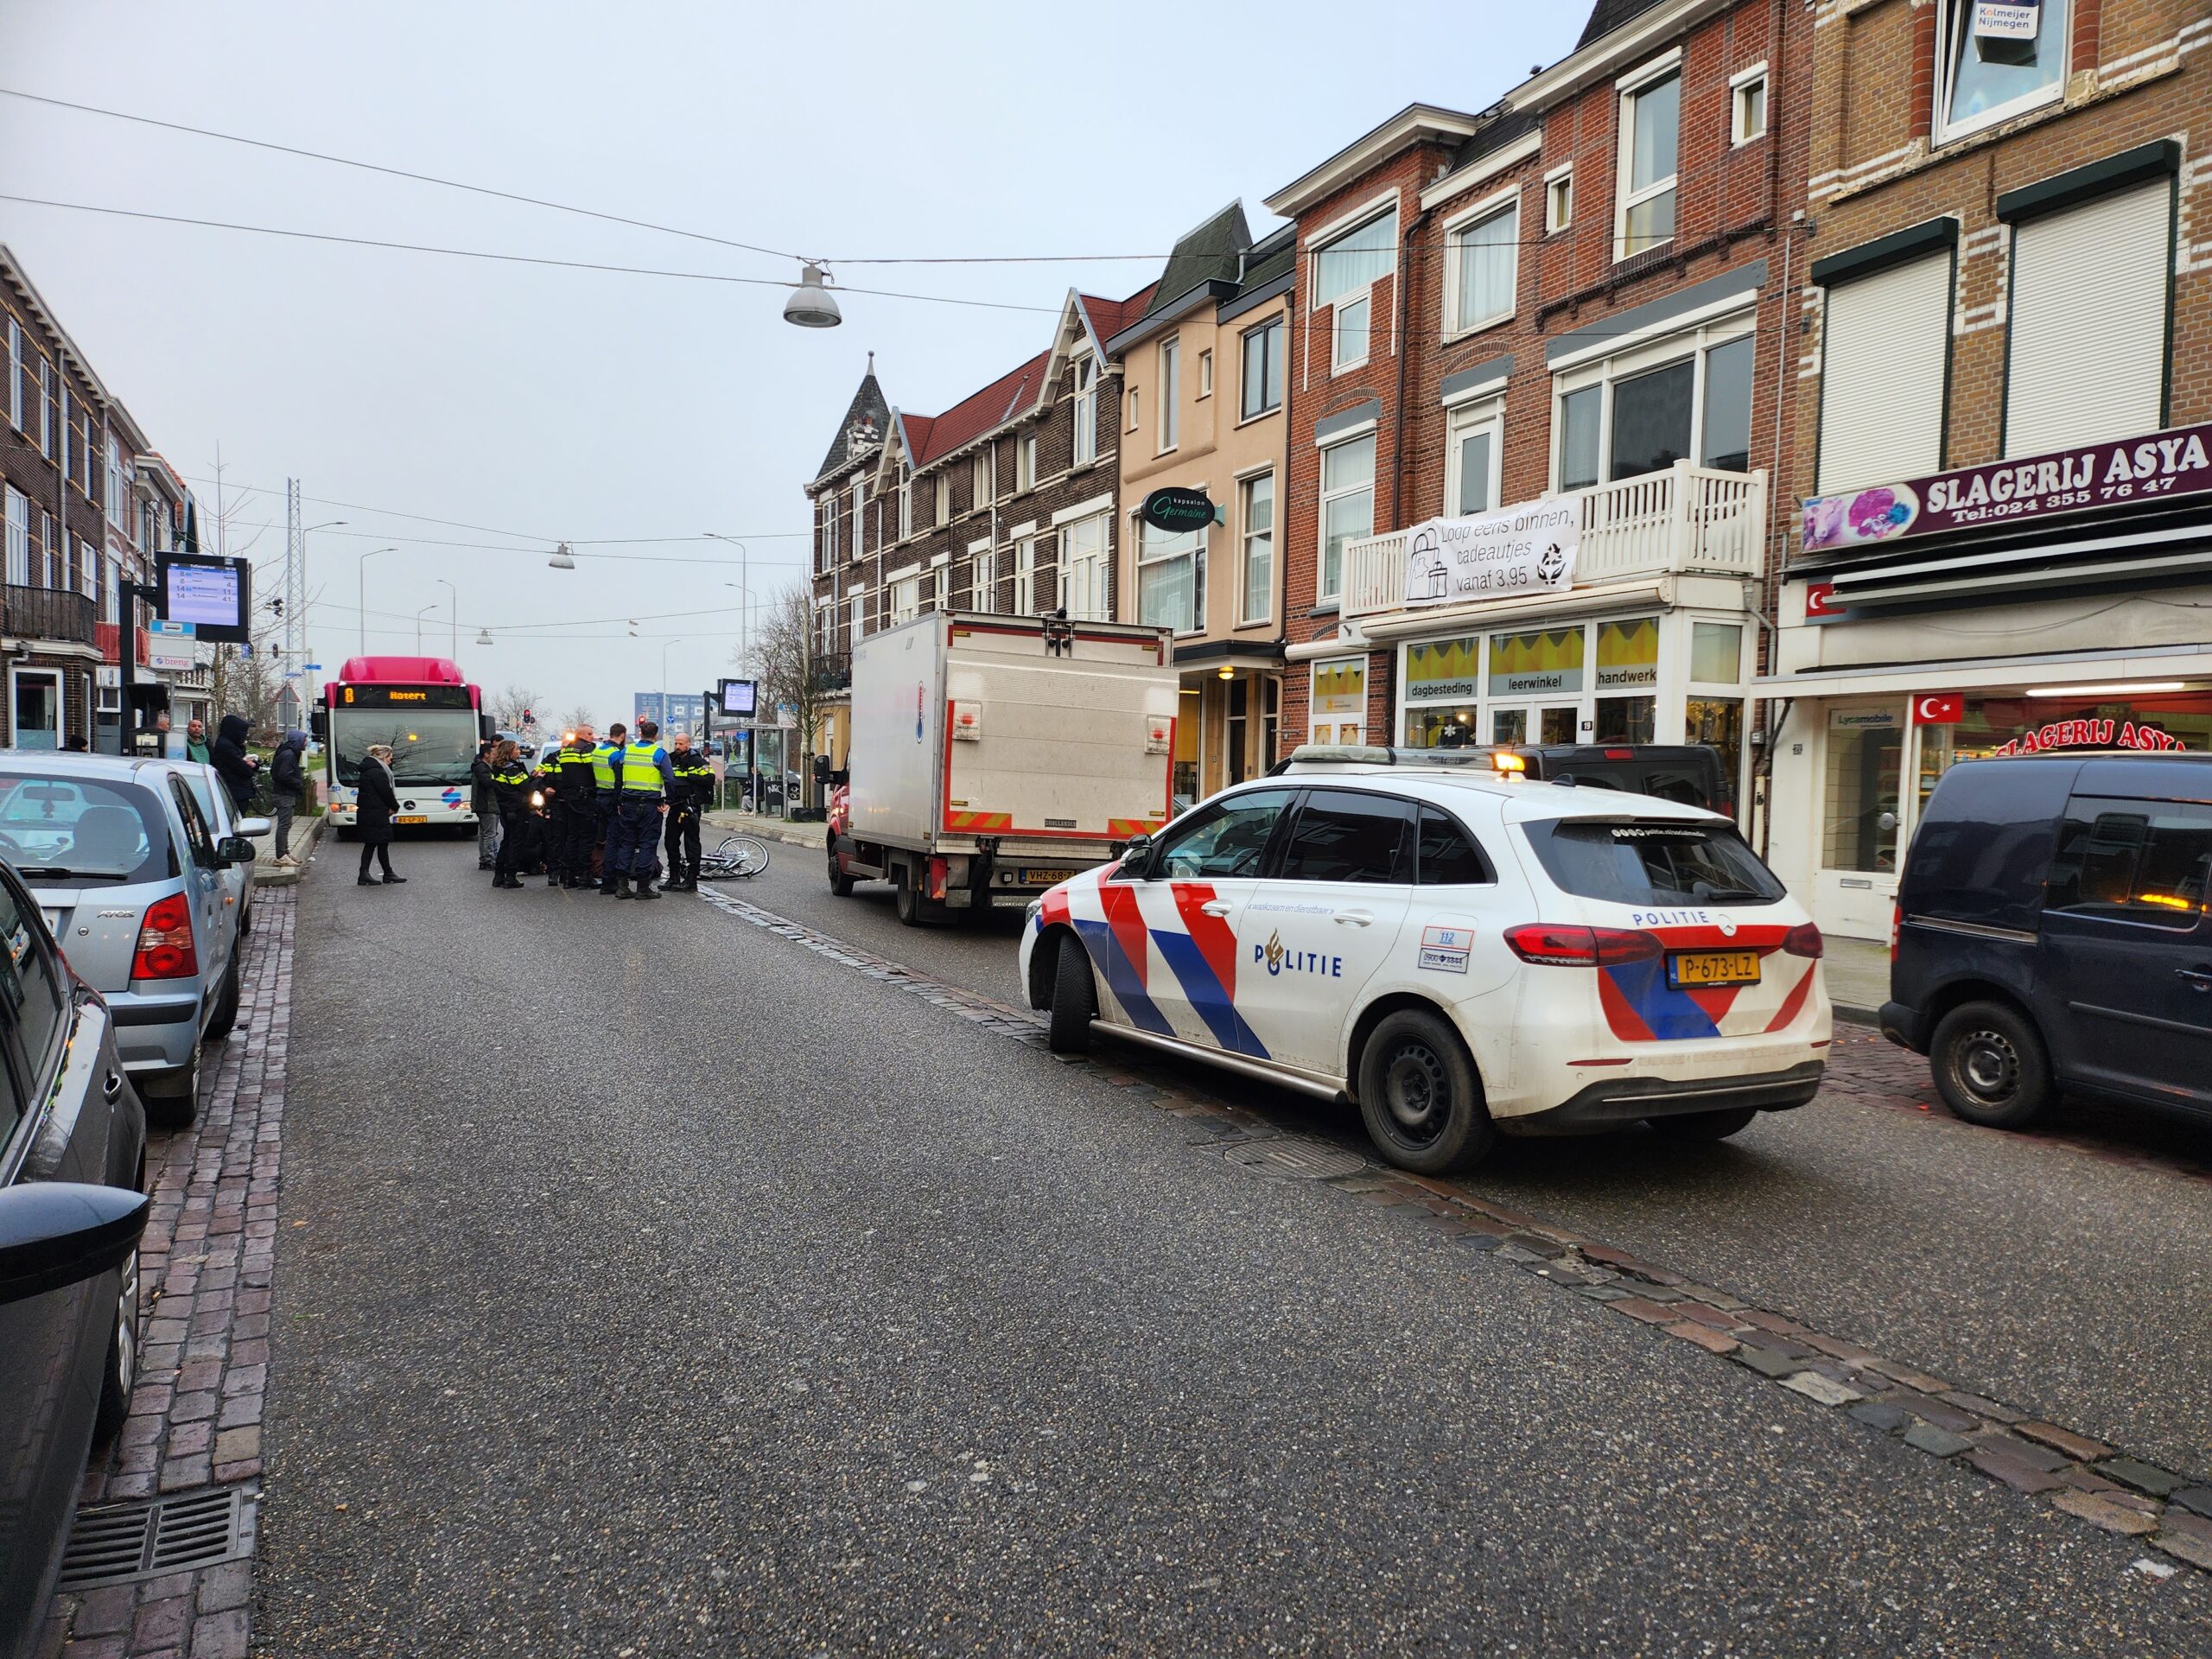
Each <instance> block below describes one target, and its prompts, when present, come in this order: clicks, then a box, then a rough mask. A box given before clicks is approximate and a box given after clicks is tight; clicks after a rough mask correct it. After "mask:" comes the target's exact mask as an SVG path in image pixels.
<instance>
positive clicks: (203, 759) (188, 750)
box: [184, 720, 215, 766]
mask: <svg viewBox="0 0 2212 1659" xmlns="http://www.w3.org/2000/svg"><path fill="white" fill-rule="evenodd" d="M184 758H185V759H186V760H197V761H198V762H199V763H200V765H201V766H206V765H207V764H208V763H209V762H210V761H212V760H214V758H215V756H214V753H213V750H211V749H210V748H209V747H207V721H204V720H194V721H192V722H191V723H190V724H189V725H188V726H187V727H186V728H184Z"/></svg>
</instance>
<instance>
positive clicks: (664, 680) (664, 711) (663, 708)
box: [660, 639, 683, 727]
mask: <svg viewBox="0 0 2212 1659" xmlns="http://www.w3.org/2000/svg"><path fill="white" fill-rule="evenodd" d="M682 644H683V641H682V640H681V639H671V640H670V641H669V642H668V645H663V646H662V647H661V648H660V723H661V724H662V725H663V726H664V727H665V726H667V725H668V724H669V718H668V646H669V645H682Z"/></svg>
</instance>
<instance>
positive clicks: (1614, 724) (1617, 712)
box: [1598, 697, 1659, 743]
mask: <svg viewBox="0 0 2212 1659" xmlns="http://www.w3.org/2000/svg"><path fill="white" fill-rule="evenodd" d="M1598 741H1599V742H1600V743H1656V742H1657V741H1659V699H1658V698H1656V697H1600V698H1599V699H1598Z"/></svg>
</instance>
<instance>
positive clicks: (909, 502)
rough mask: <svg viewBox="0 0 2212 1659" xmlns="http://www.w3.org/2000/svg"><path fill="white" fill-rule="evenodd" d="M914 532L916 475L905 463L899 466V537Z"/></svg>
mask: <svg viewBox="0 0 2212 1659" xmlns="http://www.w3.org/2000/svg"><path fill="white" fill-rule="evenodd" d="M913 533H914V475H913V474H912V471H911V470H909V469H908V468H907V467H906V466H904V465H903V464H902V465H901V466H900V467H899V540H900V541H902V542H903V541H905V540H906V538H907V537H909V536H912V534H913Z"/></svg>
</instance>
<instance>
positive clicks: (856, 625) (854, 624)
mask: <svg viewBox="0 0 2212 1659" xmlns="http://www.w3.org/2000/svg"><path fill="white" fill-rule="evenodd" d="M867 637H868V594H867V593H866V592H865V591H863V592H861V593H857V594H854V595H853V615H852V621H851V624H850V631H849V632H848V633H847V634H846V636H845V649H846V650H848V651H850V650H851V649H852V648H853V646H854V645H855V644H856V643H858V642H859V641H860V640H862V639H866V638H867Z"/></svg>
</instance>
